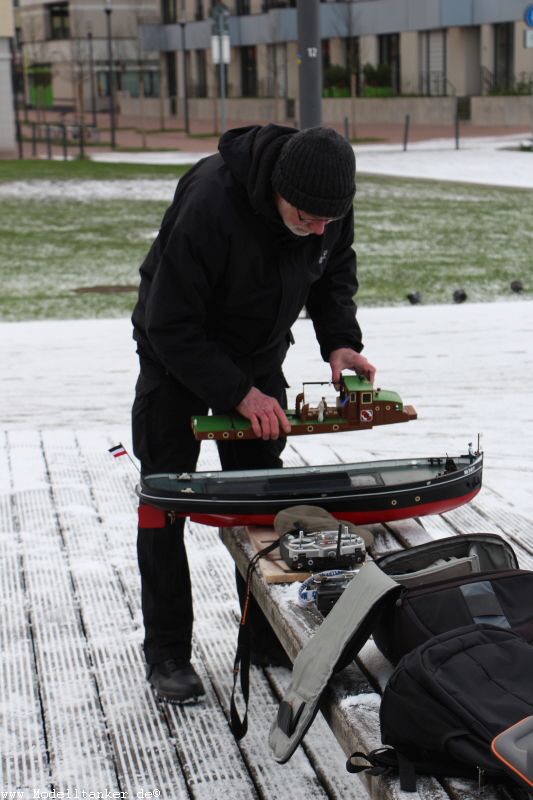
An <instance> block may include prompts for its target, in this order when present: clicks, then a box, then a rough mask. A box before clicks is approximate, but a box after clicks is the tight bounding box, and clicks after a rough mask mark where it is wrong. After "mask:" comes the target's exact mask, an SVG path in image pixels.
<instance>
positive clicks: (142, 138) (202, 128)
mask: <svg viewBox="0 0 533 800" xmlns="http://www.w3.org/2000/svg"><path fill="white" fill-rule="evenodd" d="M35 119H36V117H35V114H34V113H33V112H32V113H30V114H29V115H28V121H32V120H35ZM61 119H65V122H66V123H67V124H71V122H72V123H73V122H74V119H72V120H70V119H69V118H68V117H66V118H63V117H60V115H58V114H57V113H55V112H46V113H45V114H44V115H42V114H41V119H40V121H41V122H42V124H43V125H46V124H50V125H52V124H54V123H55V124H57V123H58V122H59V121H61ZM269 121H270V120H257V119H255V120H248V121H242V120H231V119H229V120H227V124H226V128H227V129H230V128H234V127H241V126H243V125H256V124H265V123H266V122H269ZM85 122H86V124H90V122H91V117H90V115H87V117H86V120H85ZM180 124H181V120H179V119H178V118H175V117H174V118H171V119H168V120H166V121H165V123H164V127H162V126H161V122H160V121H159V120H158V119H144V120H143V119H142V118H141V117H125V116H120V117H119V118H118V120H117V130H116V145H117V149H118V150H120V149H125V150H131V149H134V150H141V149H144V148H145V147H147V148H149V149H150V150H173V151H178V152H179V151H182V152H191V153H195V152H196V153H200V152H201V153H203V152H214V151H215V150H216V149H217V144H218V134H217V133H216V132H214V131H213V123H212V122H206V121H200V120H194V121H193V122H192V123H191V133H190V135H188V134H186V133H185V130H184V128H183V127H180ZM325 124H327V123H325ZM97 127H98V134H97V135H96V136H93V137H92V139H91V140H89V143H88V146H87V148H86V150H87V153H89V154H90V153H94V152H101V151H108V150H109V149H110V128H109V116H108V115H107V114H98V115H97ZM336 127H337V128H338V130H339V132H340V133H344V132H345V131H344V126H343V125H337V126H336ZM530 133H531V129H530V128H528V127H525V126H503V125H502V126H487V127H484V126H483V127H481V126H474V125H471V124H470V123H469V122H461V124H460V137H461V138H466V137H477V136H505V135H510V134H517V135H523V136H524V137H527V136H528V135H529V134H530ZM24 135H25V136H26V137H30V128H29V126H24ZM43 135H44V134H43ZM453 137H455V128H454V124H453V120H450V124H449V125H414V124H412V125H411V126H410V129H409V142H411V143H412V142H419V141H426V140H431V139H443V138H445V139H449V138H453ZM350 138H351V139H353V140H357V141H360V142H383V143H389V144H399V143H403V139H404V125H403V121H402V122H398V123H396V124H379V123H376V124H372V125H368V124H367V125H362V124H361V125H357V126H355V127H352V129H351V130H350ZM23 149H24V157H25V158H30V157H32V155H33V150H34V148H33V146H32V142H31V141H26V142H24V145H23ZM35 150H36V155H38V156H40V157H43V156H44V157H46V156H47V155H48V148H47V146H46V144H45V143H44V142H38V143H37V145H36V148H35ZM69 150H70V152H71V153H72V154H74V153H76V152H77V151H78V145H77V144H76V145H69ZM51 152H52V155H53V156H54V157H58V158H60V157H61V156H62V152H63V151H62V147H61V146H60V145H59V144H55V145H53V146H52V148H51Z"/></svg>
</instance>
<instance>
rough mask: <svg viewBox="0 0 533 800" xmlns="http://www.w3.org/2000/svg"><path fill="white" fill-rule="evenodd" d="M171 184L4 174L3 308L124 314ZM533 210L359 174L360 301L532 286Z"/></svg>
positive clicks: (34, 313) (492, 293) (514, 195)
mask: <svg viewBox="0 0 533 800" xmlns="http://www.w3.org/2000/svg"><path fill="white" fill-rule="evenodd" d="M524 157H528V156H524ZM174 189H175V181H174V180H169V179H166V180H161V179H159V178H156V177H154V179H150V180H148V179H146V178H137V179H135V180H132V179H130V178H128V179H120V180H72V179H67V180H57V179H56V180H50V179H49V178H47V179H44V180H34V181H29V180H24V181H20V180H19V181H12V182H4V183H1V182H0V204H1V208H2V217H1V219H2V221H1V223H0V253H1V255H0V278H1V280H2V297H1V299H0V319H4V320H18V319H46V318H56V319H61V318H92V317H113V316H127V315H128V314H129V313H130V312H131V309H132V306H133V303H134V298H135V295H134V291H135V287H136V286H137V283H138V268H139V265H140V263H141V262H142V259H143V258H144V255H145V253H146V251H147V249H148V247H149V243H150V239H152V238H153V236H154V235H155V232H156V231H157V229H158V226H159V223H160V220H161V217H162V215H163V212H164V210H165V208H166V206H167V205H168V204H169V202H170V201H171V199H172V196H173V193H174ZM532 215H533V198H532V197H531V194H530V193H526V192H523V191H520V190H513V189H497V188H493V187H481V186H462V185H456V184H450V183H443V182H438V183H436V182H429V181H415V180H404V179H395V178H382V177H370V176H364V177H361V178H360V179H359V189H358V194H357V197H356V220H357V227H356V243H355V244H356V250H357V253H358V258H359V280H360V291H359V300H360V302H361V303H363V304H364V305H368V306H375V305H397V304H405V303H406V302H407V301H406V294H407V293H408V292H412V291H418V292H420V293H421V294H422V297H423V301H424V302H425V303H436V302H437V303H438V302H450V301H451V296H452V293H453V291H454V289H457V288H462V289H464V290H465V291H466V292H467V294H468V297H469V299H472V300H474V301H480V300H491V299H499V298H503V297H506V296H508V295H509V293H510V289H509V284H510V282H511V281H512V280H513V279H516V278H520V279H522V282H523V283H524V286H525V290H524V291H525V293H526V294H533V282H532V281H529V282H528V280H527V277H526V276H528V273H529V272H530V265H531V255H530V253H531V250H532V244H533V242H532V233H531V228H530V225H529V220H530V219H531V216H532ZM99 287H104V288H99ZM117 287H118V290H117ZM128 288H129V291H128ZM87 289H92V291H89V292H88V291H87ZM120 289H122V291H120Z"/></svg>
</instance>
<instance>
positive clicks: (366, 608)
mask: <svg viewBox="0 0 533 800" xmlns="http://www.w3.org/2000/svg"><path fill="white" fill-rule="evenodd" d="M392 591H396V592H399V591H400V586H399V584H397V583H396V581H395V580H393V579H392V578H390V577H389V576H388V575H386V574H385V573H384V572H383V570H381V569H380V568H379V567H378V566H376V564H374V563H373V562H372V561H369V562H367V563H366V564H365V565H364V566H363V567H361V569H360V570H359V572H358V574H357V575H356V576H355V577H354V578H353V579H352V580H351V581H350V583H349V584H348V586H347V587H346V589H345V590H344V592H343V593H342V594H341V596H340V598H339V599H338V600H337V602H336V604H335V605H334V606H333V608H332V610H331V611H330V613H329V614H328V616H327V617H326V618H325V620H324V622H323V623H322V624H321V625H320V627H319V628H318V630H317V631H316V633H315V634H314V636H312V637H311V639H309V641H308V642H307V643H306V644H305V646H304V647H303V648H302V649H301V650H300V652H299V653H298V655H297V657H296V659H295V661H294V665H293V670H292V680H291V683H290V685H289V688H288V690H287V692H286V694H285V697H284V698H283V701H282V703H281V705H280V709H279V712H278V717H277V718H276V720H274V723H273V725H272V727H271V729H270V736H269V745H270V749H271V752H272V755H273V757H274V758H275V759H276V761H279V762H281V763H284V762H285V761H287V760H288V759H289V758H290V757H291V755H292V754H293V752H294V751H295V749H296V747H297V746H298V744H299V742H300V740H301V738H302V737H303V736H304V734H305V732H306V731H307V729H308V727H309V725H310V724H311V722H312V720H313V718H314V716H315V713H316V707H317V705H318V702H319V700H320V696H321V694H322V692H323V690H324V689H325V687H326V685H327V682H328V680H329V679H330V677H331V675H332V674H333V671H334V669H335V666H336V664H337V663H338V661H339V659H340V657H341V655H342V653H343V650H344V648H345V647H346V645H347V644H348V642H349V641H350V640H351V639H352V637H353V636H354V634H355V633H356V632H357V631H358V629H359V628H360V627H361V626H362V625H363V623H364V621H365V619H366V618H367V617H368V615H369V614H370V612H371V611H372V610H373V609H374V607H375V606H376V604H377V603H378V602H379V601H380V600H381V599H382V598H384V597H385V596H386V595H388V594H389V593H390V592H392ZM361 644H363V643H361Z"/></svg>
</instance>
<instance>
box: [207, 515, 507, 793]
mask: <svg viewBox="0 0 533 800" xmlns="http://www.w3.org/2000/svg"><path fill="white" fill-rule="evenodd" d="M369 527H370V529H371V530H372V533H373V534H374V537H375V540H374V547H373V548H372V554H373V555H374V556H376V555H381V554H383V553H384V552H387V551H390V550H397V549H399V548H401V547H409V546H414V545H415V544H421V543H423V542H425V541H428V540H429V539H431V538H434V537H432V536H430V535H429V534H428V532H427V531H426V530H425V528H424V527H423V526H422V524H420V523H419V522H418V521H415V520H408V521H402V522H397V523H392V524H387V525H386V526H382V525H374V526H369ZM428 527H436V528H438V529H439V531H438V533H437V535H438V536H443V535H452V534H453V533H454V531H453V530H452V529H451V528H449V530H448V531H446V527H449V526H447V523H446V522H445V521H444V520H443V518H439V522H438V523H437V524H436V526H435V525H431V524H430V525H429V526H428ZM480 530H481V529H480ZM220 537H221V539H222V541H223V543H224V544H225V546H226V547H227V549H228V551H229V552H230V554H231V556H232V557H233V559H234V561H235V564H236V566H237V568H238V569H239V571H240V573H241V574H242V575H243V576H244V575H245V574H246V570H247V567H248V564H249V562H250V559H251V558H252V557H253V556H254V555H255V553H256V552H257V550H258V549H260V547H261V546H265V545H266V544H267V543H268V542H269V541H271V540H272V539H273V538H274V537H275V533H274V531H273V529H272V528H251V529H248V528H246V527H237V528H223V529H221V531H220ZM273 558H274V559H275V558H276V551H274V554H273V556H270V557H267V559H270V561H271V560H272V559H273ZM259 563H260V564H261V561H260V562H259ZM304 577H305V575H302V579H303V578H304ZM292 579H293V576H290V575H289V576H286V578H285V580H286V581H288V580H292ZM252 592H253V595H254V597H255V598H256V600H257V602H258V603H259V605H260V607H261V609H262V610H263V612H264V614H265V616H266V617H267V619H268V620H269V622H270V624H271V625H272V628H273V630H274V631H275V632H276V635H277V636H278V638H279V640H280V642H281V643H282V645H283V647H284V648H285V650H286V652H287V654H288V655H289V657H290V659H291V660H292V661H294V659H295V657H296V655H297V654H298V652H299V651H300V649H301V648H302V646H303V645H304V644H305V643H306V641H307V640H308V639H309V638H310V637H311V636H312V635H313V633H314V632H315V631H316V630H317V628H318V626H319V625H320V624H321V622H322V619H323V617H322V615H321V614H320V612H319V611H318V610H317V609H316V607H315V606H314V605H312V606H302V605H300V604H299V603H298V601H297V596H296V595H297V592H296V587H295V585H294V584H293V583H290V582H281V580H280V574H279V572H278V571H277V570H276V569H274V570H272V569H271V567H270V566H269V564H268V561H266V562H265V564H263V566H262V568H261V569H259V568H257V569H256V570H255V571H254V574H253V580H252ZM391 671H392V666H391V664H390V663H389V662H388V661H387V660H386V659H385V658H384V657H383V656H382V655H381V653H380V652H379V651H378V650H377V648H376V647H375V645H374V643H373V642H372V641H371V640H370V641H369V642H368V643H367V644H366V645H365V646H364V648H363V649H362V651H361V653H360V654H359V656H358V658H357V659H356V661H354V662H353V663H352V664H351V665H350V666H348V667H347V668H346V669H345V670H343V671H342V672H341V673H339V674H338V675H336V676H335V677H334V678H333V679H332V680H331V681H330V684H329V686H328V689H327V690H326V692H325V694H324V698H323V701H322V703H321V709H320V710H321V712H322V714H323V716H324V717H325V719H326V721H327V722H328V724H329V726H330V728H331V730H332V731H333V733H334V735H335V737H336V739H337V741H338V742H339V744H340V746H341V747H342V750H343V752H344V754H345V755H346V756H348V755H350V754H351V753H353V752H355V751H362V752H368V751H370V750H373V749H375V748H377V747H380V746H381V738H380V733H379V704H380V696H379V695H380V693H381V692H382V690H383V688H384V686H385V684H386V682H387V680H388V677H389V675H390V673H391ZM282 693H283V692H282V691H280V695H281V694H282ZM253 702H254V698H253V695H252V697H251V699H250V703H253ZM363 781H364V782H365V784H366V788H367V791H368V792H369V794H370V796H371V797H373V798H380V800H393V799H395V800H397V798H398V796H399V792H400V789H399V782H398V780H397V779H396V778H391V777H390V776H389V777H383V776H379V777H378V776H368V775H366V774H364V775H363ZM354 782H357V777H356V776H354ZM354 788H355V787H354ZM410 796H411V797H413V798H417V797H420V798H431V800H449V798H454V800H459V798H460V799H461V800H469V799H470V798H471V799H472V800H473V798H480V796H481V795H480V793H479V786H478V783H475V782H473V781H465V780H462V779H461V780H458V779H447V780H444V781H438V780H437V779H435V778H430V777H424V778H421V779H419V781H418V791H417V793H414V794H413V795H410ZM510 796H511V795H509V793H508V791H507V790H506V789H504V788H503V787H498V786H494V785H492V784H487V785H484V786H483V792H482V797H483V800H504V798H509V797H510Z"/></svg>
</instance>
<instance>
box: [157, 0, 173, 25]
mask: <svg viewBox="0 0 533 800" xmlns="http://www.w3.org/2000/svg"><path fill="white" fill-rule="evenodd" d="M176 19H177V17H176V0H161V22H162V23H163V25H169V24H172V23H173V22H176Z"/></svg>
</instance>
